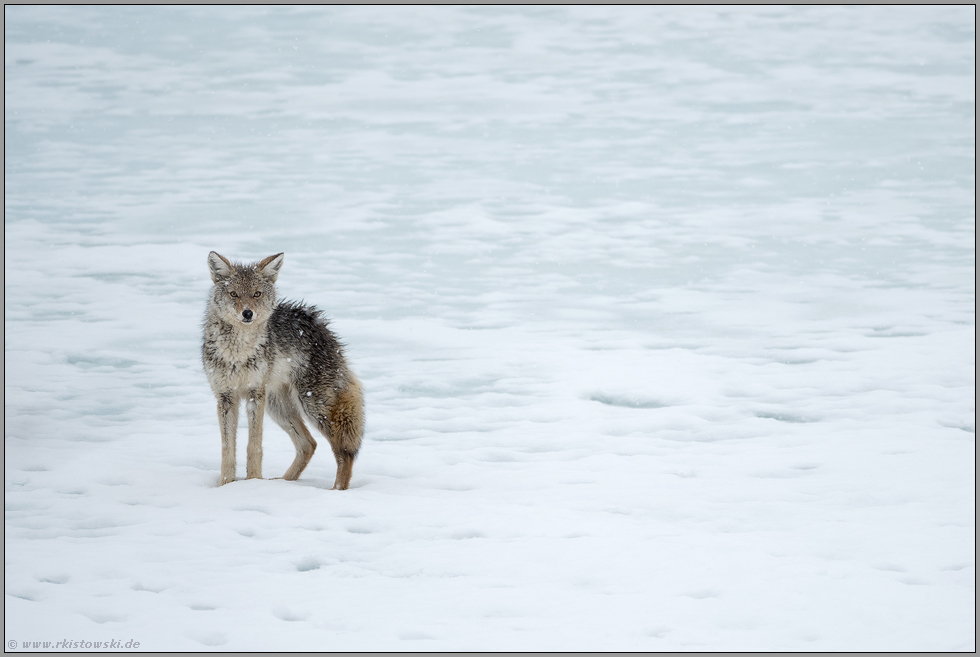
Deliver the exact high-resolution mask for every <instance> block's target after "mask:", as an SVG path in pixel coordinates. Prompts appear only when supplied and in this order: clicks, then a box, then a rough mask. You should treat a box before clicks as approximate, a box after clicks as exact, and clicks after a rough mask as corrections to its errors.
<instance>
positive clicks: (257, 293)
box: [252, 290, 262, 299]
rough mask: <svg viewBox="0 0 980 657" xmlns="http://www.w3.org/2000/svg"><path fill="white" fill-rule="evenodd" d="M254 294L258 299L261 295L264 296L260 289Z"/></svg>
mask: <svg viewBox="0 0 980 657" xmlns="http://www.w3.org/2000/svg"><path fill="white" fill-rule="evenodd" d="M252 296H253V297H255V298H256V299H258V298H259V297H260V296H262V291H261V290H260V291H258V292H256V293H255V294H253V295H252Z"/></svg>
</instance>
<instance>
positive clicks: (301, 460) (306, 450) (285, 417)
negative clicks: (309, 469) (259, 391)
mask: <svg viewBox="0 0 980 657" xmlns="http://www.w3.org/2000/svg"><path fill="white" fill-rule="evenodd" d="M266 409H267V410H268V411H269V415H271V416H272V419H273V420H275V421H276V424H278V425H279V426H280V427H282V428H283V431H285V432H286V433H287V434H289V437H290V438H291V439H292V441H293V445H294V446H295V447H296V458H295V459H293V463H292V465H290V466H289V469H288V470H286V474H284V475H283V476H282V478H283V479H288V480H289V481H294V480H296V479H299V476H300V474H302V472H303V470H305V469H306V466H307V465H308V464H309V462H310V459H311V458H313V452H315V451H316V441H315V440H313V436H312V435H311V434H310V432H309V430H308V429H307V428H306V425H305V424H303V418H302V416H301V415H300V413H299V408H297V407H296V403H295V402H294V401H293V399H292V397H291V396H290V394H289V389H288V388H285V389H280V390H277V391H276V392H274V393H272V394H270V395H269V396H268V399H267V404H266Z"/></svg>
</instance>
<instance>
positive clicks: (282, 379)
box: [201, 251, 364, 490]
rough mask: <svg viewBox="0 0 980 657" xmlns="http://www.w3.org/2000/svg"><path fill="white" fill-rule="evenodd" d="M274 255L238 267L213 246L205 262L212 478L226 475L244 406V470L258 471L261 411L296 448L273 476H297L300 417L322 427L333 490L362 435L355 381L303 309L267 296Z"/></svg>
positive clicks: (302, 431)
mask: <svg viewBox="0 0 980 657" xmlns="http://www.w3.org/2000/svg"><path fill="white" fill-rule="evenodd" d="M283 258H284V256H283V254H282V253H277V254H276V255H273V256H269V257H268V258H265V259H264V260H262V261H261V262H257V263H253V264H248V265H242V264H239V263H233V262H230V261H229V260H228V259H227V258H225V257H224V256H221V255H218V254H217V253H215V252H214V251H212V252H211V253H210V254H208V267H209V268H210V270H211V280H212V281H214V288H212V290H211V297H210V299H209V300H208V307H207V312H206V313H205V315H204V346H203V348H202V350H201V352H202V357H203V360H204V372H205V374H206V375H207V377H208V382H209V383H210V384H211V390H213V391H214V396H215V397H216V398H217V400H218V423H219V426H220V428H221V483H222V484H227V483H228V482H230V481H234V480H235V435H236V432H237V428H238V408H239V406H240V405H241V402H242V401H243V400H244V401H245V410H246V412H247V413H248V449H247V457H246V463H245V473H246V477H248V478H249V479H253V478H257V479H261V478H262V419H263V416H264V415H265V412H266V411H268V412H269V415H270V416H272V419H273V420H275V421H276V423H277V424H278V425H279V426H281V427H282V428H283V429H284V430H285V431H286V433H287V434H289V437H290V438H292V441H293V444H294V445H295V446H296V458H295V459H294V460H293V463H292V465H290V466H289V469H288V470H286V474H284V475H283V478H284V479H290V480H293V479H297V478H298V477H299V475H300V473H302V472H303V470H304V469H305V468H306V466H307V464H308V463H309V462H310V459H311V458H312V457H313V452H314V450H316V441H315V440H314V439H313V436H312V435H311V434H310V432H309V430H308V429H307V428H306V424H305V423H304V422H303V419H304V418H305V419H306V420H308V421H309V422H310V423H311V424H312V425H313V426H314V427H316V429H317V430H318V431H319V432H320V433H321V434H323V435H324V436H325V437H326V439H327V441H328V442H329V443H330V447H331V449H333V454H334V458H336V460H337V478H336V480H335V481H334V488H336V489H340V490H343V489H345V488H347V487H348V486H349V485H350V478H351V471H352V468H353V465H354V459H355V457H356V456H357V452H358V450H359V449H360V447H361V438H362V436H363V435H364V397H363V394H362V393H361V384H360V382H359V381H358V380H357V377H356V376H354V373H353V372H351V370H350V368H349V367H348V366H347V361H346V360H345V359H344V350H343V345H341V343H340V341H339V340H338V339H337V336H336V335H334V334H333V332H332V331H331V330H330V329H329V328H328V327H327V320H326V319H325V318H323V317H322V315H321V312H320V311H319V310H317V309H316V308H313V307H312V306H305V305H303V304H300V303H293V302H290V301H277V300H276V288H275V282H276V278H277V277H278V276H279V270H280V269H281V268H282V263H283Z"/></svg>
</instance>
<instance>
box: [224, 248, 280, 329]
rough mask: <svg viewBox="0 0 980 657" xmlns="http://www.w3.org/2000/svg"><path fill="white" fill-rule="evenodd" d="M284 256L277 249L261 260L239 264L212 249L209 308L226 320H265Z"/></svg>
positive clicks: (272, 305)
mask: <svg viewBox="0 0 980 657" xmlns="http://www.w3.org/2000/svg"><path fill="white" fill-rule="evenodd" d="M283 257H284V256H283V254H282V253H277V254H276V255H273V256H269V257H268V258H266V259H265V260H262V261H261V262H257V263H253V264H250V265H242V264H239V263H237V262H234V263H233V262H230V261H229V260H228V259H227V258H225V257H224V256H222V255H218V254H217V253H215V252H214V251H212V252H211V253H209V254H208V267H209V268H210V269H211V280H212V281H214V289H213V290H211V308H212V310H213V311H214V312H217V313H218V315H219V316H221V317H222V318H224V319H225V320H226V321H229V322H231V321H235V322H241V323H242V324H259V325H261V324H264V323H265V321H266V320H267V319H269V315H271V314H272V310H273V308H275V305H276V287H275V282H276V277H278V276H279V269H280V268H281V267H282V260H283Z"/></svg>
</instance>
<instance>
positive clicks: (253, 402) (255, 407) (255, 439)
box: [245, 388, 265, 479]
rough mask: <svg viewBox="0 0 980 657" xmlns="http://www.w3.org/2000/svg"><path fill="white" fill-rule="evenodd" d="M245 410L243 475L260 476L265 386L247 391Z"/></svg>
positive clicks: (259, 477) (250, 477)
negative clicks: (246, 418)
mask: <svg viewBox="0 0 980 657" xmlns="http://www.w3.org/2000/svg"><path fill="white" fill-rule="evenodd" d="M247 400H248V401H246V402H245V412H246V413H247V414H248V452H247V457H246V459H245V476H246V477H247V478H249V479H261V478H262V418H263V417H264V416H265V388H256V389H255V390H250V391H249V392H248V397H247Z"/></svg>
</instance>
